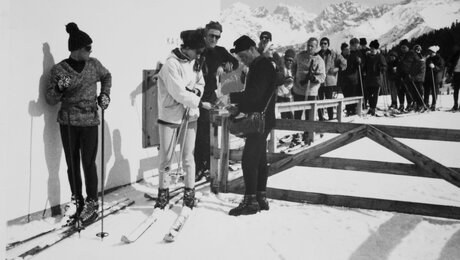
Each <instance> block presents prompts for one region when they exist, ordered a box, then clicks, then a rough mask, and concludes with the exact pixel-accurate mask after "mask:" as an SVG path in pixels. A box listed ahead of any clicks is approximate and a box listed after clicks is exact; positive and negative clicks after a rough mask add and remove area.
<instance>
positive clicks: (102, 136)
mask: <svg viewBox="0 0 460 260" xmlns="http://www.w3.org/2000/svg"><path fill="white" fill-rule="evenodd" d="M104 181H105V178H104V108H101V192H102V194H101V232H99V233H97V234H96V236H98V237H100V238H101V240H103V239H104V237H106V236H108V235H109V233H107V232H104Z"/></svg>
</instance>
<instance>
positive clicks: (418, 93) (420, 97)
mask: <svg viewBox="0 0 460 260" xmlns="http://www.w3.org/2000/svg"><path fill="white" fill-rule="evenodd" d="M410 82H411V83H412V86H413V87H414V89H415V92H416V93H417V95H418V98H419V100H421V101H422V104H423V107H424V108H425V109H427V107H426V104H425V101H423V98H422V95H420V92H419V91H418V88H417V86H415V83H414V81H413V80H411V81H410Z"/></svg>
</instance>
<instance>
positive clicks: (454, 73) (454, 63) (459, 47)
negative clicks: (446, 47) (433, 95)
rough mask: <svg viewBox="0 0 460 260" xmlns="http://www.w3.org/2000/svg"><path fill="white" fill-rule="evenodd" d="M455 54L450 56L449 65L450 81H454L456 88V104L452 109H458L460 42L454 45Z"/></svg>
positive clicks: (453, 84) (453, 85)
mask: <svg viewBox="0 0 460 260" xmlns="http://www.w3.org/2000/svg"><path fill="white" fill-rule="evenodd" d="M453 53H454V54H453V55H452V56H451V57H450V59H449V62H448V65H447V74H448V82H451V83H452V87H453V88H454V96H453V97H454V106H453V107H452V111H457V110H458V109H459V106H458V92H459V89H460V44H459V43H456V44H455V45H454V47H453Z"/></svg>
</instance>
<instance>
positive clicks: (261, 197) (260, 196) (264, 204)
mask: <svg viewBox="0 0 460 260" xmlns="http://www.w3.org/2000/svg"><path fill="white" fill-rule="evenodd" d="M256 197H257V202H258V203H259V208H260V210H269V209H270V205H269V204H268V200H267V192H266V191H258V192H257V195H256Z"/></svg>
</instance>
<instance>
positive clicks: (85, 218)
mask: <svg viewBox="0 0 460 260" xmlns="http://www.w3.org/2000/svg"><path fill="white" fill-rule="evenodd" d="M98 209H99V203H98V202H97V200H94V199H89V198H87V199H86V203H85V207H84V208H83V211H82V212H81V214H80V218H79V219H80V220H81V222H82V224H83V226H85V225H88V224H90V223H91V222H93V221H94V220H96V218H97V216H98V212H97V210H98Z"/></svg>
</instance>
